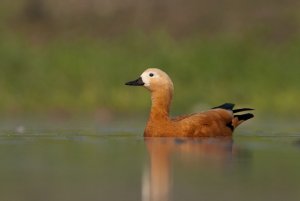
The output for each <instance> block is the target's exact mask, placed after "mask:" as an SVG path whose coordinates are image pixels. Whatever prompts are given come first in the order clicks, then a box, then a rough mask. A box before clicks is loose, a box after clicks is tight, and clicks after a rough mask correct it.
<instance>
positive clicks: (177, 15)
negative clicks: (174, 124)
mask: <svg viewBox="0 0 300 201" xmlns="http://www.w3.org/2000/svg"><path fill="white" fill-rule="evenodd" d="M0 11H1V12H0V13H1V14H0V15H1V16H0V17H1V20H0V24H1V27H0V61H1V65H0V70H1V73H0V92H1V98H0V113H2V114H35V113H36V114H38V113H40V114H43V113H44V114H48V113H52V112H57V113H67V114H73V113H76V114H83V113H94V112H96V113H97V112H99V113H103V111H104V114H106V113H107V111H108V113H116V114H127V113H130V114H145V113H146V108H147V107H148V105H149V104H150V103H149V102H150V99H149V95H147V92H146V91H144V90H142V89H137V88H129V87H126V86H124V83H125V82H126V81H129V80H132V79H135V78H137V77H138V76H139V74H140V73H142V71H143V70H144V69H145V68H148V67H159V68H162V69H163V70H165V71H166V72H168V73H169V75H170V76H171V78H172V79H173V81H174V84H175V97H174V99H175V100H174V104H173V111H174V113H179V112H191V111H194V110H200V109H205V108H207V107H210V106H215V105H218V104H221V103H223V102H235V103H237V104H238V105H239V106H247V107H254V108H256V109H257V113H262V114H263V113H265V114H270V115H287V116H291V115H297V114H299V112H300V107H299V104H298V100H299V99H300V90H299V86H300V79H299V75H300V68H299V66H300V59H299V54H300V35H299V34H300V29H299V28H300V13H299V12H298V11H299V3H298V2H297V1H292V0H289V1H284V2H283V1H280V0H276V1H270V2H268V1H264V2H261V1H251V2H250V1H242V2H241V1H237V0H231V1H208V0H201V1H196V0H189V1H183V0H178V1H176V5H175V3H173V2H172V1H170V0H164V1H158V0H157V1H151V2H149V1H146V0H145V1H137V0H127V1H123V0H122V1H121V0H114V1H104V0H88V1H86V0H85V1H83V0H72V1H71V0H70V1H58V0H23V1H19V2H18V3H17V2H15V3H14V4H12V3H11V1H7V0H4V1H3V2H2V3H1V5H0Z"/></svg>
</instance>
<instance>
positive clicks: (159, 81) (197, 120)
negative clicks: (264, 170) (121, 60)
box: [126, 68, 253, 137]
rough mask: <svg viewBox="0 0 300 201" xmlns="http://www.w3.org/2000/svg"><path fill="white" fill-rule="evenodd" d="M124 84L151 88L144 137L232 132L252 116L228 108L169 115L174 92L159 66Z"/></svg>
mask: <svg viewBox="0 0 300 201" xmlns="http://www.w3.org/2000/svg"><path fill="white" fill-rule="evenodd" d="M126 84H127V85H138V86H145V87H146V88H147V89H148V90H149V91H150V92H151V100H152V106H151V110H150V116H149V119H148V122H147V125H146V128H145V131H144V136H145V137H215V136H231V135H232V132H233V130H234V128H236V127H237V126H238V125H239V124H240V123H242V122H243V121H244V120H247V119H249V118H252V117H253V115H252V114H247V115H248V116H247V118H240V119H239V115H234V114H233V113H234V112H233V111H232V110H230V109H224V108H215V109H211V110H208V111H205V112H200V113H196V114H191V115H185V116H179V117H175V118H171V117H170V116H169V108H170V104H171V100H172V96H173V83H172V81H171V79H170V78H169V76H168V75H167V74H166V73H165V72H163V71H161V70H159V69H155V68H150V69H147V70H146V71H145V72H144V73H143V74H142V75H141V77H140V78H139V79H138V80H135V81H132V82H128V83H126ZM242 110H250V109H248V108H247V109H242ZM240 116H241V115H240Z"/></svg>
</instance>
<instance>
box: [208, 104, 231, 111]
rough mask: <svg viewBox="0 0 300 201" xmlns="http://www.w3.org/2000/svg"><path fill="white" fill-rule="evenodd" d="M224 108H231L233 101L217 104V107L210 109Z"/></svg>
mask: <svg viewBox="0 0 300 201" xmlns="http://www.w3.org/2000/svg"><path fill="white" fill-rule="evenodd" d="M218 108H220V109H225V110H233V108H234V104H233V103H224V104H222V105H219V106H217V107H213V108H212V109H218Z"/></svg>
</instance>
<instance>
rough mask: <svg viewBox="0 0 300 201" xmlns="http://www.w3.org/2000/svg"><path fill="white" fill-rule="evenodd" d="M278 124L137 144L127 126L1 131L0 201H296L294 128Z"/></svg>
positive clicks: (298, 169) (135, 131) (299, 153)
mask: <svg viewBox="0 0 300 201" xmlns="http://www.w3.org/2000/svg"><path fill="white" fill-rule="evenodd" d="M82 125H84V123H82ZM284 125H285V126H280V128H281V129H277V127H278V125H277V123H276V122H274V123H272V122H269V124H265V128H264V129H263V130H260V129H257V128H260V127H259V126H256V127H255V128H254V127H253V126H251V125H250V126H245V127H243V128H240V129H238V130H237V131H236V132H235V136H234V137H233V138H232V139H230V138H209V139H205V138H204V139H174V138H170V139H166V138H162V139H155V138H154V139H144V138H143V137H141V136H142V134H141V133H140V131H141V130H142V127H141V126H139V127H135V126H133V125H132V124H127V125H126V124H123V125H122V126H119V127H118V128H117V129H116V128H113V127H111V126H107V127H105V126H103V127H101V126H99V127H97V128H96V127H94V128H93V127H87V128H82V126H81V125H80V126H79V125H78V126H77V128H76V126H75V128H76V129H72V128H71V127H72V126H70V128H62V127H59V126H58V127H57V128H55V129H49V127H51V125H50V126H49V125H46V126H45V125H40V126H39V127H34V126H25V127H24V126H17V124H16V125H13V124H10V125H7V126H3V125H2V130H1V131H0V159H1V166H0V200H1V201H40V200H43V201H48V200H49V201H50V200H51V201H52V200H55V201H77V200H78V201H79V200H80V201H82V200H89V201H93V200H103V201H118V200H120V201H126V200H128V201H135V200H142V201H163V200H164V201H167V200H170V201H171V200H178V201H182V200H189V201H194V200H195V201H196V200H197V201H198V200H205V201H206V200H210V201H214V200H216V201H219V200H222V201H226V200H228V201H232V200H239V201H240V200H249V201H253V200H255V201H260V200H273V201H277V200H278V201H282V200H288V201H294V200H295V201H296V200H297V201H298V200H300V130H298V129H299V127H298V125H297V124H293V126H292V125H286V124H284ZM285 131H286V132H285ZM298 131H299V132H298Z"/></svg>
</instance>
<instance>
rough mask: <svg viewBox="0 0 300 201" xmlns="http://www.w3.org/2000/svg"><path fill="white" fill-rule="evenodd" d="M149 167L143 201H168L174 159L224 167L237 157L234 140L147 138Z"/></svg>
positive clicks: (144, 177)
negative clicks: (172, 160) (174, 157)
mask: <svg viewBox="0 0 300 201" xmlns="http://www.w3.org/2000/svg"><path fill="white" fill-rule="evenodd" d="M145 144H146V147H147V151H148V153H149V157H150V158H149V163H148V164H149V165H148V167H146V168H145V169H144V173H143V181H142V200H143V201H168V200H170V194H171V188H172V176H171V169H172V167H171V164H172V163H171V159H172V158H173V156H176V157H177V156H179V159H180V161H182V162H183V163H192V162H195V160H196V161H197V162H200V163H202V162H203V163H211V164H213V165H216V166H224V165H227V164H228V163H230V161H231V159H232V157H233V156H234V155H235V152H236V150H235V148H234V146H233V140H232V138H231V137H218V138H145Z"/></svg>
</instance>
